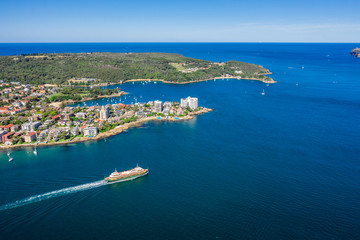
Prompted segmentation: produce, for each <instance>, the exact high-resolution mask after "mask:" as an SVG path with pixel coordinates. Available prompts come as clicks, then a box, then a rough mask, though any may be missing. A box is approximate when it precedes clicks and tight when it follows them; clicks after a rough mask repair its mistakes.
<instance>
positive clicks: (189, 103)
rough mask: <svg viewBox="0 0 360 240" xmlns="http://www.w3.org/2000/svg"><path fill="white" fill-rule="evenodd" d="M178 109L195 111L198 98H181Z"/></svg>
mask: <svg viewBox="0 0 360 240" xmlns="http://www.w3.org/2000/svg"><path fill="white" fill-rule="evenodd" d="M180 107H182V108H186V107H190V108H191V109H196V108H197V107H198V98H192V97H187V98H182V99H181V103H180Z"/></svg>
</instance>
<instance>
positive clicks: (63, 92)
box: [46, 87, 120, 102]
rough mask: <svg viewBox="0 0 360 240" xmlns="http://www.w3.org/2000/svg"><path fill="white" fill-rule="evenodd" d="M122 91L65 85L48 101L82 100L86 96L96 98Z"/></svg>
mask: <svg viewBox="0 0 360 240" xmlns="http://www.w3.org/2000/svg"><path fill="white" fill-rule="evenodd" d="M116 93H120V89H119V88H114V89H101V88H99V87H94V88H79V87H63V88H61V89H60V90H59V91H58V92H57V93H55V94H53V95H52V96H51V97H49V98H48V99H46V101H47V102H61V101H66V100H73V101H80V100H82V99H85V98H95V97H100V96H104V95H112V94H116Z"/></svg>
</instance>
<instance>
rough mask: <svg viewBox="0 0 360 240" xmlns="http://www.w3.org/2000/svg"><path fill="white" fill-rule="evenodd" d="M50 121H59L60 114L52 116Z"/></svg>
mask: <svg viewBox="0 0 360 240" xmlns="http://www.w3.org/2000/svg"><path fill="white" fill-rule="evenodd" d="M51 119H53V120H59V119H60V114H56V115H55V116H52V117H51Z"/></svg>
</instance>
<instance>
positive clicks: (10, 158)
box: [7, 152, 14, 162]
mask: <svg viewBox="0 0 360 240" xmlns="http://www.w3.org/2000/svg"><path fill="white" fill-rule="evenodd" d="M7 155H8V157H9V162H11V161H12V160H14V159H13V158H12V157H11V156H10V152H8V153H7Z"/></svg>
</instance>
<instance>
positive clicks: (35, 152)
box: [33, 147, 37, 155]
mask: <svg viewBox="0 0 360 240" xmlns="http://www.w3.org/2000/svg"><path fill="white" fill-rule="evenodd" d="M33 153H34V154H35V155H37V150H36V147H35V149H34V151H33Z"/></svg>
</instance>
